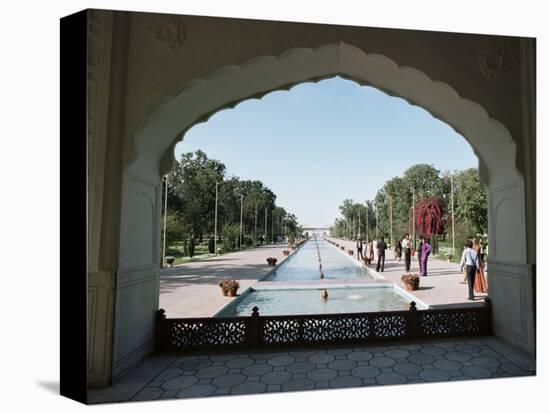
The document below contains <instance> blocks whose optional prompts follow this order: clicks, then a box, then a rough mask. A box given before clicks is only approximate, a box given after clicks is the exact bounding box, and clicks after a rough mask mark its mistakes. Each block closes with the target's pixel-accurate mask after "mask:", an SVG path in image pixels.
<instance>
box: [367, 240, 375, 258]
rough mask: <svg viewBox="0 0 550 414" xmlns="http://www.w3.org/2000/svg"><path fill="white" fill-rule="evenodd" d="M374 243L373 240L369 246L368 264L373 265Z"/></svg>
mask: <svg viewBox="0 0 550 414" xmlns="http://www.w3.org/2000/svg"><path fill="white" fill-rule="evenodd" d="M373 246H374V245H373V241H372V240H371V241H370V242H368V244H367V264H371V263H372V260H373V259H374V247H373Z"/></svg>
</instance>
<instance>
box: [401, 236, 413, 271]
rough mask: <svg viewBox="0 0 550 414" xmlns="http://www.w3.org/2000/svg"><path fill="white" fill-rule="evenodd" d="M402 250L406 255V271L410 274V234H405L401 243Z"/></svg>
mask: <svg viewBox="0 0 550 414" xmlns="http://www.w3.org/2000/svg"><path fill="white" fill-rule="evenodd" d="M401 248H402V251H403V253H405V270H406V271H407V272H408V271H410V270H411V239H410V238H409V233H405V237H404V238H403V241H402V242H401Z"/></svg>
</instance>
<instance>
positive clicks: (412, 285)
mask: <svg viewBox="0 0 550 414" xmlns="http://www.w3.org/2000/svg"><path fill="white" fill-rule="evenodd" d="M401 281H402V282H403V283H405V289H407V290H408V291H411V290H417V289H418V286H419V285H420V277H419V276H418V274H417V273H407V274H405V275H402V276H401Z"/></svg>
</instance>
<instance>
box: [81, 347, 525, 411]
mask: <svg viewBox="0 0 550 414" xmlns="http://www.w3.org/2000/svg"><path fill="white" fill-rule="evenodd" d="M528 375H535V362H534V360H533V359H532V358H531V357H530V356H529V355H528V354H526V353H525V352H523V351H521V350H518V349H517V348H514V347H512V346H510V345H508V344H507V343H505V342H503V341H501V340H499V339H496V338H494V337H479V338H473V339H467V338H460V339H459V340H449V339H446V340H434V341H422V342H408V343H399V344H398V345H391V344H389V345H385V346H359V347H346V348H341V347H340V348H332V349H324V350H313V351H311V350H295V351H288V352H275V353H246V352H245V353H231V354H229V353H225V354H220V353H217V354H203V355H196V356H191V355H188V356H156V357H152V358H150V359H148V360H147V361H145V362H144V363H143V364H141V365H140V366H138V367H137V368H136V369H134V370H133V371H131V372H130V373H129V374H127V375H126V376H125V377H123V378H122V379H121V380H120V381H119V382H118V383H117V384H115V385H114V386H112V387H110V388H103V389H95V390H94V389H93V390H90V391H89V393H88V397H89V402H90V403H104V402H119V401H129V400H133V401H139V400H158V399H166V398H170V399H172V398H193V397H208V396H224V395H225V396H226V395H238V394H258V393H269V392H285V391H306V390H322V389H335V388H345V387H362V386H378V385H389V384H412V383H423V382H441V381H463V380H473V379H484V378H504V377H517V376H528Z"/></svg>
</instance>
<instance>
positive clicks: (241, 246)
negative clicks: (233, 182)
mask: <svg viewBox="0 0 550 414" xmlns="http://www.w3.org/2000/svg"><path fill="white" fill-rule="evenodd" d="M243 200H244V194H241V232H240V233H241V237H240V243H239V250H242V249H243Z"/></svg>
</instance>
